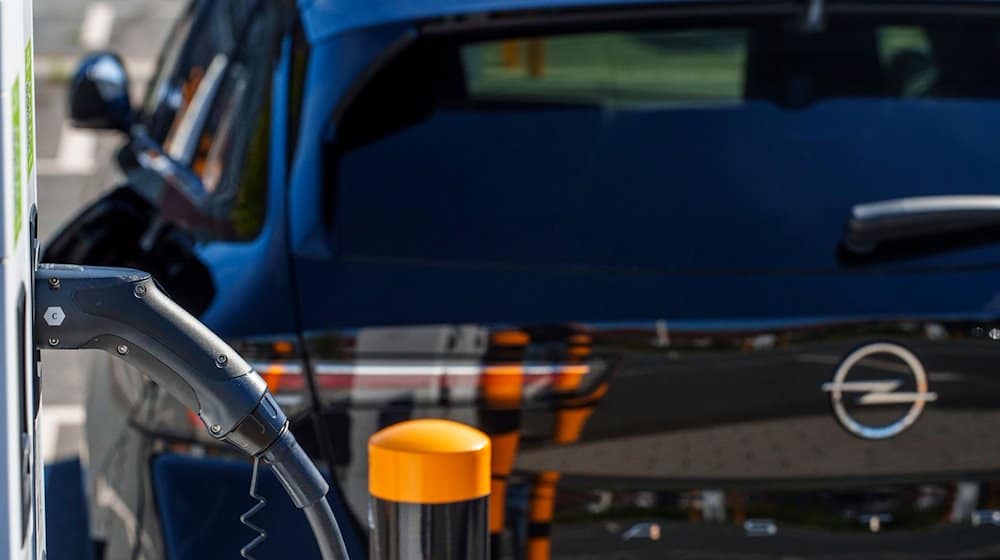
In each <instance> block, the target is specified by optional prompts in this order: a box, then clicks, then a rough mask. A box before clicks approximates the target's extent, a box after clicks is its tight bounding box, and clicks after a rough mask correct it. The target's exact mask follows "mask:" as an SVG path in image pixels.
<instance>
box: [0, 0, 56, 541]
mask: <svg viewBox="0 0 1000 560" xmlns="http://www.w3.org/2000/svg"><path fill="white" fill-rule="evenodd" d="M31 39H32V10H31V0H0V89H2V92H0V123H2V124H3V126H2V133H0V149H2V153H3V165H2V175H0V177H2V179H0V247H2V249H0V250H2V252H3V253H2V254H3V258H2V260H0V283H2V288H3V290H2V291H3V299H2V304H0V305H2V309H0V317H2V322H0V334H2V336H0V345H2V347H0V350H2V352H0V356H3V357H2V360H3V362H2V363H3V377H2V380H0V383H2V385H0V387H2V390H0V399H2V400H0V455H2V457H3V459H2V460H0V556H2V557H4V558H32V559H34V558H44V557H45V528H44V525H45V518H44V503H45V500H44V491H45V487H44V483H43V480H42V464H41V461H40V460H39V457H41V454H40V451H39V450H40V449H41V446H40V442H39V441H38V437H37V434H38V413H39V408H40V394H41V393H40V387H39V383H38V361H37V357H36V354H35V344H34V340H33V336H32V317H33V311H32V305H33V303H32V302H33V301H34V297H33V294H32V291H33V283H34V269H35V265H36V262H35V260H36V255H37V240H36V235H35V230H36V228H35V214H36V212H35V208H36V206H35V201H36V191H35V102H34V97H35V92H34V76H33V73H32V57H33V52H32V41H31Z"/></svg>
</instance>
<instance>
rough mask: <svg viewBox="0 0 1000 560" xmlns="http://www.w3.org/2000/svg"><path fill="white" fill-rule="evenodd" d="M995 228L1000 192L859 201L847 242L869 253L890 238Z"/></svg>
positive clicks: (999, 219)
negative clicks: (996, 194)
mask: <svg viewBox="0 0 1000 560" xmlns="http://www.w3.org/2000/svg"><path fill="white" fill-rule="evenodd" d="M992 228H1000V196H995V195H947V196H920V197H911V198H896V199H891V200H882V201H878V202H866V203H864V204H858V205H855V206H854V208H852V210H851V217H850V218H849V219H848V220H847V225H846V227H845V232H844V237H843V246H844V248H845V249H846V250H847V251H848V252H850V253H853V254H855V255H867V254H871V253H873V252H875V250H876V249H878V247H879V245H882V244H885V243H887V242H893V241H905V240H910V239H919V238H934V237H943V236H951V235H955V234H961V233H962V232H970V231H975V230H985V229H992Z"/></svg>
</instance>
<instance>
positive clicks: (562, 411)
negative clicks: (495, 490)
mask: <svg viewBox="0 0 1000 560" xmlns="http://www.w3.org/2000/svg"><path fill="white" fill-rule="evenodd" d="M591 353H592V341H591V337H590V335H588V334H585V333H575V334H572V335H570V336H569V338H568V340H567V348H566V362H565V364H563V365H562V366H561V367H560V369H559V371H558V372H557V373H556V378H555V383H554V387H553V388H554V390H555V394H556V395H557V396H558V394H559V393H560V392H562V393H573V392H576V391H577V390H579V389H580V386H581V384H582V383H583V380H584V378H585V377H586V375H587V373H588V371H589V368H588V366H587V364H586V363H585V362H586V360H587V359H588V358H590V355H591ZM606 391H607V382H606V381H605V382H603V383H601V384H600V385H598V386H597V387H596V388H594V390H593V391H591V392H590V393H588V394H585V395H575V396H573V397H570V398H568V399H566V400H560V401H558V402H557V404H556V407H557V408H556V412H555V416H556V418H555V429H554V433H553V434H552V440H553V441H554V442H555V443H557V444H568V443H573V442H576V441H577V440H579V439H580V434H581V433H582V432H583V427H584V425H585V424H586V422H587V419H588V418H590V415H591V414H592V413H593V412H594V407H595V406H597V402H598V401H599V400H600V398H601V397H602V396H603V395H604V393H605V392H606ZM560 476H561V474H560V473H559V472H556V471H541V472H539V473H537V474H536V475H535V479H534V482H533V484H532V488H531V496H530V506H529V524H528V551H527V558H528V560H546V559H548V558H549V557H550V555H551V548H552V537H551V532H552V518H553V516H554V513H555V501H556V487H557V485H558V484H559V479H560Z"/></svg>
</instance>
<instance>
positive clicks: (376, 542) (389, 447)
mask: <svg viewBox="0 0 1000 560" xmlns="http://www.w3.org/2000/svg"><path fill="white" fill-rule="evenodd" d="M490 451H491V445H490V438H489V437H488V436H487V435H486V434H484V433H482V432H480V431H479V430H477V429H475V428H472V427H469V426H466V425H464V424H459V423H458V422H452V421H451V420H435V419H420V420H409V421H406V422H401V423H399V424H394V425H392V426H389V427H388V428H385V429H383V430H381V431H379V432H377V433H375V434H374V435H373V436H372V437H371V438H369V440H368V463H369V466H368V492H369V494H371V506H370V507H371V511H370V523H371V533H370V548H371V557H372V558H373V559H374V560H406V559H411V558H412V559H425V558H434V559H435V560H437V559H441V560H487V559H488V558H489V538H488V537H489V530H488V517H489V497H490V456H491V452H490Z"/></svg>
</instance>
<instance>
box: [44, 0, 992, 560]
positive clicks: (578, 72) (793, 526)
mask: <svg viewBox="0 0 1000 560" xmlns="http://www.w3.org/2000/svg"><path fill="white" fill-rule="evenodd" d="M611 4H614V5H610V4H609V5H591V4H590V3H589V2H582V1H579V0H578V1H575V2H574V1H571V0H567V1H565V2H564V1H561V0H560V1H555V0H549V1H543V0H538V1H537V2H534V1H532V2H528V3H521V4H519V8H518V9H513V7H512V6H510V5H509V4H504V3H502V2H497V3H493V2H474V3H473V2H452V3H447V4H445V3H440V2H437V1H435V0H425V1H421V2H406V3H403V2H399V3H396V2H392V3H390V4H388V5H385V6H384V10H381V9H376V8H374V7H372V6H371V5H369V4H367V3H364V2H347V3H346V4H343V6H345V7H343V10H345V11H341V10H340V8H338V7H337V6H341V4H336V3H328V2H314V3H303V4H301V5H300V6H299V7H297V8H294V9H292V8H289V9H290V10H291V11H289V12H287V13H286V12H283V11H282V10H278V9H268V10H260V11H247V10H246V9H245V6H244V4H242V3H240V2H226V1H217V2H205V1H200V0H199V1H196V2H194V3H193V4H192V7H191V9H190V10H189V11H188V12H187V13H186V14H185V15H184V17H183V19H182V20H181V22H180V23H179V24H178V27H177V30H176V32H175V34H174V37H173V38H172V39H171V40H170V42H169V43H168V45H167V47H166V48H165V51H164V56H163V58H162V60H161V64H160V69H159V71H158V73H157V76H156V77H155V78H154V82H153V87H152V89H151V94H150V97H149V98H148V99H147V100H146V102H145V104H144V105H143V107H142V108H141V110H140V111H139V114H138V115H137V116H136V122H135V123H134V126H133V130H132V135H131V136H130V140H129V142H128V143H127V144H126V146H125V147H124V148H123V150H122V153H121V154H120V156H119V160H120V162H121V164H122V165H123V168H124V169H125V171H126V175H127V176H128V178H129V184H128V185H127V186H125V187H123V188H122V189H119V190H118V191H116V192H115V194H113V195H111V196H110V197H109V198H108V199H105V200H103V201H101V202H99V203H97V205H95V206H94V207H93V208H91V209H89V210H87V211H85V212H84V213H83V214H82V215H81V217H80V218H79V219H78V220H76V221H75V222H72V223H70V224H69V225H68V226H67V228H66V229H65V230H64V232H63V233H62V234H61V235H60V236H59V237H57V238H56V239H55V240H54V241H53V243H52V244H51V245H50V247H49V251H48V255H47V258H48V259H50V260H56V261H62V262H94V261H95V260H96V261H99V262H96V263H95V264H116V265H130V266H137V267H140V268H153V269H154V271H155V272H156V273H157V276H158V277H159V278H160V280H161V282H163V284H164V286H165V287H166V288H167V289H168V290H170V291H171V292H172V293H176V294H177V295H178V299H179V300H181V301H185V300H186V301H187V302H188V306H189V308H191V309H194V310H195V311H197V312H198V313H199V314H200V317H201V318H202V319H203V320H204V321H205V322H206V323H207V324H209V325H210V326H211V327H212V328H214V329H216V330H217V331H219V332H221V333H223V334H224V335H225V336H226V337H228V339H229V340H231V341H233V343H234V344H235V345H236V346H237V347H238V348H239V350H240V351H241V352H242V353H243V354H244V355H246V356H247V357H248V359H250V360H252V361H253V363H254V364H255V365H256V366H257V368H258V370H259V371H260V372H261V373H262V375H264V376H265V378H266V380H267V382H268V385H269V387H270V389H271V390H272V391H273V392H274V393H275V395H276V397H277V398H278V399H279V400H280V402H281V403H282V405H283V406H285V407H286V408H287V409H288V410H289V411H290V412H291V413H292V416H293V417H294V425H293V429H294V430H295V431H296V432H297V437H298V438H299V440H300V441H303V442H304V445H305V446H306V447H307V448H308V451H309V452H310V453H311V454H312V455H313V456H314V457H316V458H318V459H319V460H320V461H322V462H323V463H324V464H325V465H326V466H327V467H329V470H330V473H331V476H332V478H333V480H334V481H335V482H336V483H337V486H338V487H339V492H338V493H337V495H338V496H342V497H343V499H342V500H338V502H337V503H338V508H339V509H338V511H339V512H340V514H341V515H342V516H343V517H344V518H345V522H344V523H342V525H343V526H345V527H347V528H348V532H351V530H353V532H354V533H355V534H354V539H353V541H352V542H353V544H352V545H351V546H354V547H356V548H357V549H363V542H364V529H363V525H364V523H363V520H364V519H366V511H367V500H368V495H367V485H366V473H367V458H366V454H367V447H366V445H367V439H368V437H369V436H370V435H371V434H372V433H374V432H375V431H376V430H378V429H380V428H382V427H384V426H387V425H389V424H392V423H395V422H397V421H400V420H403V419H407V418H414V417H446V418H452V419H456V420H459V421H462V422H465V423H469V424H473V425H476V426H478V427H480V428H481V429H483V430H484V431H485V432H487V433H488V434H489V435H490V436H491V438H492V443H493V449H494V455H493V463H492V468H493V475H494V477H493V483H492V497H491V502H490V503H491V510H490V528H491V532H492V543H493V549H494V557H499V558H507V557H511V558H531V559H543V558H550V557H551V558H577V557H585V556H606V557H612V556H614V557H618V556H621V557H629V558H645V557H656V558H661V557H731V558H751V557H753V558H758V557H791V556H794V557H801V558H810V557H813V558H819V557H822V558H861V557H865V558H868V557H875V558H879V557H883V558H927V557H938V558H944V557H946V558H974V557H982V556H984V555H986V556H988V555H990V554H992V553H993V551H995V550H996V547H997V546H998V544H1000V534H998V533H996V532H995V531H994V530H993V529H994V528H995V526H996V524H997V523H996V519H995V517H996V516H995V515H994V512H995V511H997V510H1000V486H998V480H1000V478H998V472H1000V458H998V457H997V455H996V453H995V452H993V449H996V448H998V445H1000V441H997V440H998V437H1000V436H998V434H1000V430H997V429H996V426H997V425H998V423H1000V411H997V410H996V402H997V400H998V397H1000V383H998V380H997V379H996V376H995V375H994V372H993V369H994V368H993V367H992V363H993V362H994V361H995V360H996V359H997V358H998V357H1000V346H998V344H1000V343H998V342H997V340H996V339H997V338H998V337H1000V335H998V337H993V336H992V335H991V334H990V333H992V332H993V331H994V330H996V332H998V333H1000V330H997V329H1000V327H998V326H997V325H998V324H997V317H998V312H1000V307H998V305H997V302H998V301H1000V300H998V291H997V288H996V286H997V284H998V283H997V280H998V272H997V265H998V263H1000V253H998V250H1000V245H998V240H1000V238H997V231H998V229H997V228H996V227H995V225H994V224H993V222H992V221H990V220H979V219H978V218H977V220H974V221H968V222H966V223H965V226H963V229H962V231H960V232H958V235H955V234H956V232H955V231H951V230H948V231H943V230H941V228H938V227H934V228H930V229H926V228H923V229H921V228H920V227H915V228H911V229H910V230H908V233H907V235H905V236H888V237H887V236H886V235H882V234H883V233H884V232H882V233H880V234H879V235H880V237H879V239H878V243H876V244H875V245H873V246H871V247H868V246H867V245H865V247H863V249H864V251H863V253H864V254H858V253H857V250H858V246H857V245H858V244H856V243H855V244H854V246H853V249H852V245H851V243H849V241H850V239H847V237H850V236H849V235H848V234H849V233H850V232H851V231H852V230H851V229H850V227H849V226H850V224H851V223H852V222H851V220H852V219H854V218H856V216H855V214H856V212H855V210H856V208H857V207H858V206H859V205H861V206H863V207H864V206H865V205H869V206H868V207H870V206H871V205H872V204H875V205H878V204H880V203H884V202H885V201H898V200H909V199H912V198H914V197H919V198H920V199H921V200H925V201H926V200H928V199H934V200H936V201H937V202H939V203H940V202H941V199H940V197H945V196H953V195H963V197H964V196H966V195H968V196H974V197H982V196H992V195H993V191H994V190H995V187H994V186H993V185H994V183H995V182H996V180H995V179H996V177H997V169H998V168H997V165H996V161H995V160H996V158H995V157H994V154H993V150H992V145H993V144H994V142H993V140H994V137H995V135H996V130H997V129H998V123H1000V104H998V103H997V100H998V99H1000V72H997V71H996V70H998V68H996V66H997V61H998V60H1000V56H998V54H1000V51H998V50H997V43H996V39H997V37H998V29H1000V27H998V21H1000V20H998V19H997V16H1000V11H996V12H995V10H998V8H996V7H994V6H992V5H991V4H988V3H987V4H983V5H981V6H980V7H979V9H978V11H976V12H974V13H973V12H967V11H965V10H964V8H963V7H960V6H952V5H949V6H948V10H954V13H951V12H949V13H950V15H949V17H947V18H943V17H941V16H940V13H939V8H940V6H936V5H934V4H929V5H920V6H916V5H914V6H905V7H904V6H900V5H895V4H894V5H888V4H882V3H879V2H873V3H866V4H865V5H864V6H858V5H854V4H850V3H842V2H828V3H825V5H824V10H825V11H824V14H823V16H824V17H823V18H822V21H823V26H822V28H813V29H809V30H808V32H804V31H803V29H802V25H801V22H802V18H803V13H802V6H798V5H785V4H771V3H761V4H753V5H742V4H740V5H728V4H726V5H717V4H712V5H711V6H709V5H707V4H705V5H703V4H701V3H697V2H695V3H686V4H684V5H683V6H681V5H675V4H671V3H663V4H655V3H654V4H653V5H643V6H641V7H640V6H636V5H632V4H630V3H627V2H622V3H615V2H612V3H611ZM267 5H268V6H271V4H267ZM275 5H277V4H275ZM272 8H273V6H272ZM348 8H349V9H348ZM994 12H995V13H994ZM348 16H349V17H348ZM220 18H222V19H220ZM218 21H232V22H234V23H233V25H226V26H221V27H220V26H219V25H218V23H217V22H218ZM244 33H245V34H249V36H252V38H253V39H254V40H252V41H237V40H235V38H237V37H239V36H241V34H244ZM220 57H223V58H220ZM215 61H224V62H215ZM213 68H214V69H213ZM147 150H152V153H153V154H154V155H155V157H157V158H162V161H163V162H166V164H169V165H165V166H164V167H163V169H170V170H173V171H171V172H170V173H167V172H164V171H162V170H161V171H158V170H157V168H154V167H155V166H151V165H144V164H143V161H144V160H143V155H144V154H145V155H148V154H149V153H150V152H148V151H147ZM171 177H173V179H171ZM178 178H179V179H178ZM195 195H197V196H195ZM963 200H966V199H964V198H963ZM976 200H980V199H976ZM883 206H884V205H883ZM936 208H937V209H938V210H940V208H939V207H936ZM897 214H898V213H897ZM897 214H894V215H893V216H892V218H893V219H898V218H899V217H900V216H899V215H897ZM935 215H937V214H935ZM926 218H927V216H926V215H924V216H923V217H922V218H921V219H926ZM973 222H974V223H973ZM855 225H857V224H855ZM862 225H864V224H862ZM869 225H871V224H869ZM923 225H925V226H926V223H924V224H923ZM858 227H860V226H858ZM855 229H857V228H855ZM866 231H867V230H866ZM879 231H881V230H879ZM864 240H865V241H870V240H869V239H868V238H867V237H866V238H865V239H864ZM838 370H839V371H841V373H842V374H838ZM138 379H139V378H137V377H136V376H135V372H124V371H115V372H113V373H112V375H110V376H101V377H99V378H98V381H96V382H95V383H96V384H98V386H97V388H95V390H93V391H91V394H90V396H89V400H90V402H89V405H88V407H89V408H88V410H89V411H90V413H91V414H90V417H89V418H90V419H89V426H88V442H89V450H90V456H91V458H92V461H93V460H94V458H97V457H103V458H108V457H112V459H110V460H111V461H113V462H116V463H120V464H122V465H128V466H134V467H135V468H134V469H131V470H132V471H134V474H132V475H122V476H106V475H105V476H104V478H102V479H101V480H102V481H103V482H102V484H105V485H107V486H108V487H109V488H114V489H115V490H116V491H117V492H118V493H119V494H120V495H121V496H122V499H121V500H120V502H121V503H122V504H125V505H126V506H127V507H126V511H129V508H132V509H135V510H139V511H142V512H143V514H142V515H133V516H132V518H133V519H144V520H145V521H144V522H143V523H142V526H138V525H139V524H138V523H129V522H127V521H125V520H126V519H127V516H126V517H123V516H118V515H117V514H113V515H109V514H108V511H109V509H110V508H109V507H108V503H107V502H105V504H104V506H105V507H102V508H99V511H97V512H96V513H97V514H98V516H99V518H100V519H102V522H101V523H99V524H98V525H99V526H100V527H102V528H103V529H102V531H101V534H99V535H98V537H100V538H101V539H104V540H106V542H107V551H108V555H109V557H120V556H121V555H123V554H127V553H128V552H129V551H131V547H132V544H131V543H145V544H141V547H142V548H143V552H144V553H145V554H146V555H147V556H149V557H157V556H162V555H166V556H170V555H176V554H177V553H176V551H177V550H181V549H183V550H192V549H198V550H208V549H211V547H223V546H229V545H228V544H227V543H223V542H222V541H220V540H219V539H218V538H216V537H217V535H212V536H205V535H203V534H202V533H199V532H198V531H196V530H195V528H193V527H190V526H189V525H186V524H185V523H188V522H187V521H185V519H184V518H183V516H176V515H175V517H169V515H171V514H170V511H168V509H169V508H167V506H165V505H164V504H163V503H162V501H161V502H158V501H157V500H150V499H143V500H140V498H141V497H143V496H144V495H145V496H147V497H148V495H150V494H155V492H161V493H160V494H155V496H154V497H156V496H160V497H162V488H161V487H162V484H163V479H164V477H167V478H169V476H170V475H171V474H172V471H170V469H171V468H174V467H173V466H172V465H175V463H172V462H169V461H165V460H164V457H178V456H180V457H184V458H187V459H190V460H191V461H192V462H193V463H192V464H196V465H199V466H200V467H202V468H206V469H209V468H211V469H218V470H217V472H218V473H219V475H218V477H217V478H216V479H214V482H215V486H214V487H213V488H212V489H211V492H204V493H203V495H197V496H184V497H183V499H184V500H190V503H188V502H183V501H182V502H180V504H181V505H186V506H188V507H202V505H203V504H202V502H198V501H197V500H207V499H210V498H211V499H218V500H223V501H225V500H227V499H229V498H230V497H233V496H240V499H242V496H244V495H245V490H246V486H245V480H243V479H241V478H240V476H239V475H238V474H233V473H231V472H230V471H226V470H225V469H224V468H223V466H220V462H215V461H216V459H217V458H219V457H225V456H227V451H226V450H224V449H218V448H215V447H213V446H212V444H211V442H210V441H208V440H205V439H203V438H202V437H201V436H200V435H199V434H198V433H197V432H196V431H195V430H194V429H193V428H192V426H191V425H190V423H189V422H188V420H187V418H186V412H185V411H184V410H183V409H182V408H180V407H179V406H178V405H177V404H176V403H173V402H171V401H170V400H169V399H167V398H165V397H163V396H162V395H159V396H154V397H149V396H147V397H146V398H140V396H141V395H142V394H144V392H142V391H140V390H139V387H140V386H142V383H140V382H139V381H138ZM136 411H147V412H149V414H148V415H147V414H139V413H138V412H136ZM901 419H903V420H901ZM125 421H128V422H129V423H130V424H131V425H132V426H133V428H134V429H133V430H132V431H129V432H128V433H134V434H135V437H134V438H131V439H130V441H129V443H127V444H125V445H123V446H116V445H114V441H115V439H114V434H115V432H114V431H113V430H109V429H108V427H109V426H112V425H116V424H117V423H122V422H125ZM886 436H891V437H886ZM124 472H130V469H124ZM213 472H216V471H213ZM240 472H242V471H240ZM225 473H229V474H225ZM136 477H138V479H136ZM158 485H159V486H158ZM156 488H161V490H156ZM154 491H155V492H154ZM144 493H145V494H144ZM234 499H235V498H234ZM178 500H180V498H178ZM220 503H222V502H220ZM225 503H228V502H225ZM168 505H177V504H176V503H175V502H171V504H168ZM129 513H132V512H130V511H129ZM100 516H103V517H100ZM168 517H169V518H168ZM351 520H353V523H352V522H349V521H351ZM185 530H187V532H185ZM136 533H141V534H143V535H144V536H143V538H140V539H136V538H134V537H135V534H136ZM170 535H175V536H176V535H183V537H184V538H183V542H181V543H180V544H177V543H173V544H172V543H171V541H170V539H171V538H172V537H171V536H170ZM751 537H752V538H751ZM349 540H350V539H349ZM349 544H350V543H349ZM182 546H183V547H187V548H179V547H182ZM234 546H235V548H229V549H227V550H236V549H238V548H239V546H238V545H234ZM309 553H310V551H301V554H302V555H308V554H309Z"/></svg>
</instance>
